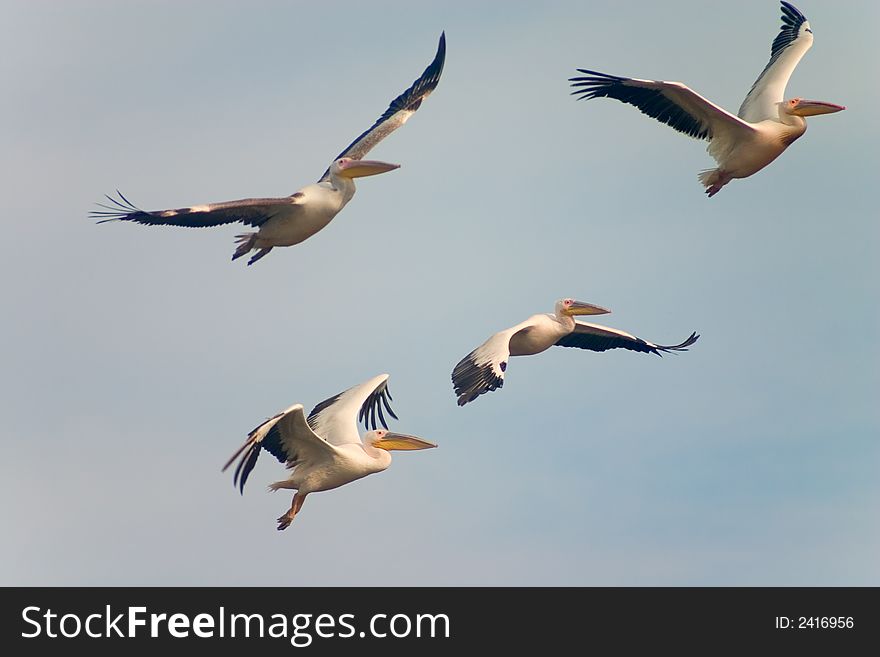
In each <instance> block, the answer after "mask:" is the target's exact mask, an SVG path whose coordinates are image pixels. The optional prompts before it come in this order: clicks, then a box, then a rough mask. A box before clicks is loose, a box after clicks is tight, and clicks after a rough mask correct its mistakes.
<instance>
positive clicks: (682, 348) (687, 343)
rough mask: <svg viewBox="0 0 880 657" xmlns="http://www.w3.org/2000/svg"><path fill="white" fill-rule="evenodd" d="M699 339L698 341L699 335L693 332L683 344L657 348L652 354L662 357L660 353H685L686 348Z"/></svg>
mask: <svg viewBox="0 0 880 657" xmlns="http://www.w3.org/2000/svg"><path fill="white" fill-rule="evenodd" d="M699 339H700V335H699V333H697V332H696V331H694V332H693V333H691V334H690V335H689V336H688V337H687V339H686V340H685V341H684V342H681V343H679V344H675V345H669V346H658V347H657V350H656V351H655V352H654V353H656V354H657V355H658V356H662V355H663V354H661V353H660V352H661V351H662V352H663V353H667V354H671V353H675V352H677V351H687V350H688V347H690V346H691V345H692V344H694V343H695V342H696V341H697V340H699Z"/></svg>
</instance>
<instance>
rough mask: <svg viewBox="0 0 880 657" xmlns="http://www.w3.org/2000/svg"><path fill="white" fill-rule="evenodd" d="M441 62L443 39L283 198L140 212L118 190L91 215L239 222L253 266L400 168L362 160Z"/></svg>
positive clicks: (415, 100) (160, 222)
mask: <svg viewBox="0 0 880 657" xmlns="http://www.w3.org/2000/svg"><path fill="white" fill-rule="evenodd" d="M445 59H446V35H445V33H443V34H441V35H440V43H439V45H438V47H437V54H436V55H435V56H434V60H433V61H432V62H431V63H430V64H429V65H428V68H426V69H425V72H424V73H422V75H421V77H419V79H418V80H416V81H415V82H413V84H412V85H411V86H410V87H409V89H407V90H406V91H404V92H403V93H402V94H400V95H399V96H398V97H397V98H395V99H394V100H392V101H391V104H390V105H389V106H388V109H387V110H385V113H384V114H382V116H380V117H379V119H378V120H377V121H376V122H375V123H374V124H373V125H372V126H371V127H370V128H369V129H368V130H367V131H366V132H364V133H363V134H361V135H360V136H359V137H358V138H357V139H355V140H354V141H353V142H352V143H351V144H349V145H348V147H347V148H346V149H345V150H344V151H342V152H341V153H340V154H339V155H337V156H336V158H334V161H333V162H332V163H331V164H330V166H329V167H328V168H327V170H326V171H325V172H324V175H323V176H321V179H320V180H319V181H318V182H317V183H316V184H314V185H308V186H306V187H303V188H302V189H301V190H299V191H298V192H296V193H295V194H292V195H291V196H285V197H283V198H248V199H242V200H240V201H226V202H224V203H208V204H205V205H194V206H191V207H188V208H177V209H175V210H155V211H151V212H145V211H143V210H140V209H139V208H137V207H135V206H134V205H133V204H132V203H130V202H129V200H128V199H127V198H125V196H123V195H122V194H121V193H120V192H119V190H117V191H116V193H117V194H118V195H119V198H118V199H115V198H111V197H109V196H108V197H107V199H108V200H109V201H110V203H111V205H103V204H100V203H99V204H98V205H99V206H100V207H102V208H103V210H96V211H93V212H92V213H91V216H92V217H94V218H99V219H101V221H99V222H98V223H104V222H105V221H134V222H136V223H139V224H146V225H148V226H183V227H188V228H204V227H207V226H220V225H222V224H230V223H235V222H239V223H242V224H246V225H250V226H253V227H254V228H258V229H259V230H257V232H255V233H244V234H242V235H237V236H236V241H237V242H238V248H236V249H235V253H234V254H233V255H232V259H233V260H235V259H236V258H239V257H241V256H243V255H245V254H246V253H249V252H250V251H251V250H253V249H258V251H257V253H256V254H255V255H253V256H252V257H251V259H250V260H249V261H248V265H252V264H254V263H255V262H256V261H257V260H259V259H260V258H262V257H263V256H265V255H266V254H267V253H269V251H271V250H272V249H273V248H274V247H276V246H292V245H294V244H299V243H300V242H302V241H303V240H306V239H308V238H309V237H311V236H312V235H314V234H315V233H317V232H318V231H319V230H321V229H322V228H324V227H325V226H326V225H327V224H329V223H330V221H331V220H332V219H333V217H335V216H336V215H337V214H338V213H339V211H340V210H342V208H344V207H345V204H346V203H348V202H349V201H350V200H351V198H352V196H354V192H355V187H354V179H355V178H360V177H363V176H373V175H376V174H379V173H385V172H387V171H392V170H393V169H397V168H398V167H399V166H400V165H398V164H389V163H387V162H378V161H374V160H364V159H362V158H363V157H364V156H365V155H366V154H367V153H368V152H369V151H370V150H371V149H372V148H373V147H374V146H375V145H376V144H378V143H379V142H380V141H382V140H383V139H384V138H385V137H387V136H388V135H389V134H391V133H392V132H394V131H395V130H396V129H397V128H399V127H400V126H402V125H403V124H404V123H406V120H407V119H408V118H409V117H410V116H412V115H413V114H414V113H415V111H416V110H417V109H418V108H419V106H420V105H421V104H422V101H423V100H425V98H427V97H428V96H429V95H430V93H431V92H432V91H433V90H434V89H435V88H436V86H437V83H438V82H439V81H440V74H441V73H442V72H443V62H444V61H445Z"/></svg>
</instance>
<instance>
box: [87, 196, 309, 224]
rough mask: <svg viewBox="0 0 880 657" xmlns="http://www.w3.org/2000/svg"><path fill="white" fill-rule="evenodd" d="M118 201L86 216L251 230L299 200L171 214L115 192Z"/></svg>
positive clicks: (290, 198)
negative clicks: (139, 204) (240, 226)
mask: <svg viewBox="0 0 880 657" xmlns="http://www.w3.org/2000/svg"><path fill="white" fill-rule="evenodd" d="M116 193H117V194H118V195H119V198H118V199H117V198H111V197H110V196H108V197H107V200H108V201H110V203H111V205H107V204H104V203H98V206H99V207H101V208H102V209H101V210H93V211H92V212H90V213H89V216H90V217H92V218H93V219H99V220H100V221H98V223H99V224H102V223H105V222H107V221H133V222H135V223H138V224H144V225H146V226H181V227H184V228H207V227H208V226H221V225H223V224H231V223H235V222H239V223H242V224H247V225H249V226H254V227H255V228H257V227H259V226H261V225H263V224H264V223H266V222H267V221H268V220H269V219H271V218H272V217H274V216H275V215H277V214H279V213H286V212H291V211H292V210H294V208H295V207H296V204H297V203H298V202H299V201H300V199H301V198H302V194H301V193H300V192H297V193H296V194H294V195H293V196H285V197H284V198H246V199H241V200H240V201H226V202H225V203H208V204H207V205H194V206H191V207H188V208H177V209H174V210H153V211H150V212H147V211H144V210H141V209H140V208H138V207H136V206H135V205H134V204H132V203H131V202H130V201H129V200H128V199H127V198H125V196H123V195H122V193H121V192H120V191H119V190H117V191H116Z"/></svg>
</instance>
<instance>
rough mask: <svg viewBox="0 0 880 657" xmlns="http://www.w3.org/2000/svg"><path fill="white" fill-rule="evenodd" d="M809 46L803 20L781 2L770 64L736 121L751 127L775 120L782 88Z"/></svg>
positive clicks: (808, 31) (810, 33) (809, 36)
mask: <svg viewBox="0 0 880 657" xmlns="http://www.w3.org/2000/svg"><path fill="white" fill-rule="evenodd" d="M812 45H813V30H811V29H810V24H809V22H807V18H806V16H804V15H803V14H802V13H801V12H800V11H799V10H798V9H797V7H795V6H794V5H792V4H790V3H788V2H783V3H782V27H781V28H780V30H779V34H777V35H776V38H775V39H773V45H772V46H770V61H769V62H768V63H767V66H765V67H764V70H763V71H761V75H759V76H758V79H757V80H755V84H753V85H752V88H751V90H750V91H749V93H748V95H747V96H746V98H745V100H744V101H743V104H742V106H741V107H740V108H739V116H740V118H742V119H743V120H745V121H750V122H752V123H757V122H758V121H764V120H766V119H773V120H779V108H778V106H777V104H778V103H780V102H782V100H783V98H784V97H785V86H786V85H787V84H788V79H789V78H790V77H791V74H792V73H793V72H794V69H795V67H796V66H797V65H798V62H799V61H801V57H803V56H804V53H806V52H807V51H808V50H809V49H810V46H812Z"/></svg>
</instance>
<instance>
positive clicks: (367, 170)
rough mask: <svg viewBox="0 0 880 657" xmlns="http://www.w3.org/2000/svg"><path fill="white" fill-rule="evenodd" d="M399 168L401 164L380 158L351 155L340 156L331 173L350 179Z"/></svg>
mask: <svg viewBox="0 0 880 657" xmlns="http://www.w3.org/2000/svg"><path fill="white" fill-rule="evenodd" d="M399 168H400V165H399V164H390V163H388V162H379V161H378V160H353V159H351V158H350V157H340V158H339V159H338V160H336V161H334V162H333V164H331V165H330V175H335V176H340V177H342V178H349V179H351V178H363V177H364V176H375V175H376V174H379V173H386V172H388V171H394V169H399Z"/></svg>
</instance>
